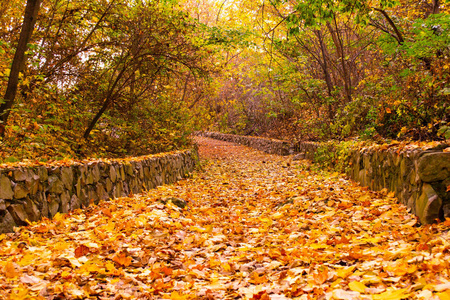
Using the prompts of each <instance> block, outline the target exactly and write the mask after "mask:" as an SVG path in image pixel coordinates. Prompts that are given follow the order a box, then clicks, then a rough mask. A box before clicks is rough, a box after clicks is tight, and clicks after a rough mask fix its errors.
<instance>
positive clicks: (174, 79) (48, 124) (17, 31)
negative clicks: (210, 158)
mask: <svg viewBox="0 0 450 300" xmlns="http://www.w3.org/2000/svg"><path fill="white" fill-rule="evenodd" d="M31 5H35V6H34V9H35V11H34V12H35V14H36V16H37V17H36V22H35V24H31V25H33V26H32V28H33V29H34V30H33V31H32V34H31V33H30V35H28V36H27V39H26V41H25V42H26V43H25V45H26V47H25V49H23V50H24V51H25V52H24V56H23V60H21V59H20V57H19V58H17V53H18V52H19V50H18V49H19V47H18V44H20V43H19V39H20V36H21V32H23V31H24V30H23V28H25V24H26V22H25V21H26V20H27V18H26V17H25V18H24V15H25V8H26V7H28V9H30V7H32V6H31ZM36 5H37V7H36ZM449 12H450V1H448V0H431V1H425V0H422V1H411V0H379V1H378V0H357V1H353V0H352V1H350V0H321V1H313V0H303V1H302V0H259V1H254V0H220V1H213V0H210V1H209V0H178V1H177V0H156V1H152V0H83V1H81V0H73V1H72V0H71V1H69V0H42V1H40V0H28V1H24V0H10V1H3V3H2V5H1V6H0V97H2V98H0V102H1V105H0V119H1V121H0V122H1V123H0V134H1V138H0V139H1V140H0V161H1V162H14V161H18V160H27V159H28V160H41V161H47V160H53V159H66V158H69V159H74V158H84V157H124V156H136V155H140V154H148V153H156V152H161V151H170V150H174V149H181V148H185V147H188V146H189V145H190V143H191V142H190V139H189V136H190V134H191V133H192V132H193V131H195V130H205V129H207V130H217V131H221V132H226V133H235V134H245V135H260V136H267V137H274V138H279V139H289V140H310V141H326V140H352V141H355V140H370V141H378V142H380V141H381V142H386V141H387V142H389V141H391V140H393V139H396V140H445V139H449V138H450V83H449V82H450V34H449V32H450V14H449ZM31 16H32V15H31ZM32 19H33V18H31V19H30V18H28V20H32ZM24 20H25V21H24ZM31 23H33V22H31ZM28 25H30V24H28ZM22 35H24V34H22ZM14 61H15V62H16V63H14ZM18 62H19V63H18ZM14 73H16V75H17V85H16V86H17V91H16V92H15V93H14V95H13V96H14V97H13V98H12V100H11V89H10V90H8V87H11V86H12V85H13V84H14V82H13V81H14V80H12V78H13V77H14Z"/></svg>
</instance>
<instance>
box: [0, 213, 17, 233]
mask: <svg viewBox="0 0 450 300" xmlns="http://www.w3.org/2000/svg"><path fill="white" fill-rule="evenodd" d="M14 226H17V224H16V222H14V219H13V217H12V216H11V214H10V213H9V211H5V212H4V215H3V217H2V218H1V221H0V233H7V232H12V231H13V230H14Z"/></svg>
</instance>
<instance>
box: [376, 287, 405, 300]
mask: <svg viewBox="0 0 450 300" xmlns="http://www.w3.org/2000/svg"><path fill="white" fill-rule="evenodd" d="M407 298H409V293H408V292H407V290H406V289H398V290H390V291H386V292H384V293H381V294H378V295H373V298H372V299H373V300H401V299H407Z"/></svg>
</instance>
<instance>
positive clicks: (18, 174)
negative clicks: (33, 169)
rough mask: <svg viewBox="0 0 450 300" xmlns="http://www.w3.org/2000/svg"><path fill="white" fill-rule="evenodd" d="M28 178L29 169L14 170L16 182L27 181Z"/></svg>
mask: <svg viewBox="0 0 450 300" xmlns="http://www.w3.org/2000/svg"><path fill="white" fill-rule="evenodd" d="M27 178H28V170H24V169H22V168H20V169H18V170H14V180H15V181H16V182H19V181H25V180H27Z"/></svg>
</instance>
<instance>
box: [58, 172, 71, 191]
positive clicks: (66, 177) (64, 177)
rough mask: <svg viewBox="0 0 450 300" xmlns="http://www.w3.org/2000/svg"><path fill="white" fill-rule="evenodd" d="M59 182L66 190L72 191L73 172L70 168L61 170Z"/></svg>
mask: <svg viewBox="0 0 450 300" xmlns="http://www.w3.org/2000/svg"><path fill="white" fill-rule="evenodd" d="M61 181H62V182H63V184H64V186H65V187H66V189H67V190H69V191H71V190H72V189H73V170H72V168H71V167H67V168H61Z"/></svg>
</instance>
